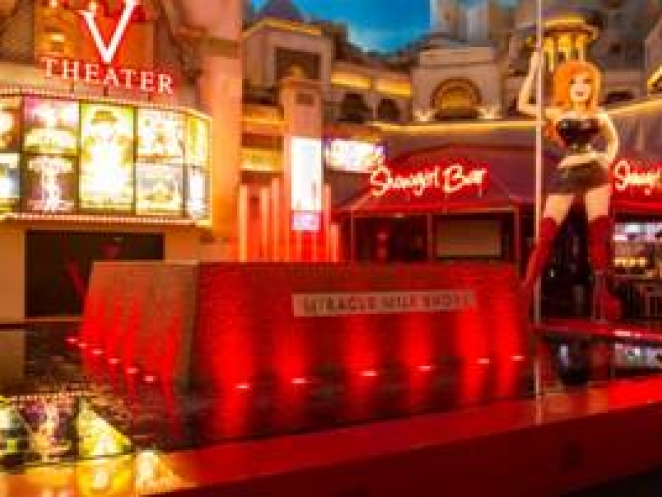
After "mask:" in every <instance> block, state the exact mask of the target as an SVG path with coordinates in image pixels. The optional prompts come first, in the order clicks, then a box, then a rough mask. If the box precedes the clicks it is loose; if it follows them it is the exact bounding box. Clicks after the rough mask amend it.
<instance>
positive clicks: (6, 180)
mask: <svg viewBox="0 0 662 497" xmlns="http://www.w3.org/2000/svg"><path fill="white" fill-rule="evenodd" d="M19 165H20V164H19V155H18V154H0V212H7V211H11V210H13V209H14V208H15V207H16V205H17V204H18V202H19V200H20V198H21V189H20V168H19Z"/></svg>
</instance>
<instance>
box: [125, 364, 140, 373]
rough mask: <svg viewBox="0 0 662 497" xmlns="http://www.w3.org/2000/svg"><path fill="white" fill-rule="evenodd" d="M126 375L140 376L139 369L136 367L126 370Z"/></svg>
mask: <svg viewBox="0 0 662 497" xmlns="http://www.w3.org/2000/svg"><path fill="white" fill-rule="evenodd" d="M125 371H126V374H130V375H135V374H138V368H137V367H135V366H129V367H127V368H126V370H125Z"/></svg>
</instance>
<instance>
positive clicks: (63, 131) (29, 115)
mask: <svg viewBox="0 0 662 497" xmlns="http://www.w3.org/2000/svg"><path fill="white" fill-rule="evenodd" d="M23 108H24V122H25V125H24V128H25V133H24V136H23V139H24V142H23V150H24V151H25V152H32V153H37V154H62V155H76V154H77V153H78V129H79V126H80V124H79V123H80V116H79V109H78V102H75V101H67V100H58V99H53V98H37V97H25V99H24V103H23Z"/></svg>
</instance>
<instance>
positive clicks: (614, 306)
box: [517, 51, 620, 319]
mask: <svg viewBox="0 0 662 497" xmlns="http://www.w3.org/2000/svg"><path fill="white" fill-rule="evenodd" d="M540 64H541V60H540V58H539V55H538V53H537V52H535V51H534V53H533V54H532V56H531V61H530V66H529V73H528V75H527V76H526V78H525V80H524V83H523V85H522V88H521V90H520V94H519V98H518V101H517V108H518V110H519V111H520V112H522V113H524V114H528V115H530V116H534V117H535V116H536V115H537V108H536V105H535V104H534V103H531V97H532V90H533V87H534V80H535V76H536V73H537V71H538V69H539V67H540ZM600 79H601V74H600V71H599V70H598V68H597V67H595V66H594V65H593V64H590V63H588V62H585V61H579V60H571V61H567V62H564V63H563V64H561V65H560V66H558V68H557V69H556V70H555V71H554V74H553V87H552V102H551V105H549V106H545V107H544V109H543V116H544V120H545V122H546V134H547V135H548V137H550V138H551V139H553V140H554V141H555V142H557V143H558V144H559V145H560V146H561V147H562V149H563V150H564V152H565V155H564V157H563V159H562V160H561V161H560V162H559V163H558V165H557V167H556V170H555V171H554V175H553V178H552V181H551V182H550V184H547V185H545V186H546V188H545V193H546V200H545V206H544V211H543V215H542V219H541V221H540V226H539V238H538V242H537V244H536V247H535V248H534V250H533V251H532V253H531V256H530V258H529V262H528V267H527V270H526V276H525V278H524V281H523V282H522V291H523V293H524V296H525V297H526V301H527V302H530V301H531V297H532V294H533V289H534V286H535V283H536V281H537V280H538V278H539V276H540V274H541V272H542V270H543V268H544V267H545V264H546V262H547V259H548V258H549V255H550V252H551V250H552V248H553V244H554V239H555V238H556V235H557V233H558V231H559V228H560V226H561V224H562V223H563V221H564V220H565V218H566V217H567V215H568V212H569V211H570V208H571V207H572V205H573V203H574V202H575V201H576V200H580V201H583V204H584V206H585V208H586V215H587V217H588V236H589V257H590V262H591V266H592V268H593V273H594V290H593V311H592V313H593V317H594V318H596V319H605V318H606V319H617V318H618V317H619V316H620V302H619V301H618V300H617V299H615V298H614V297H613V296H612V295H611V294H610V293H609V290H608V288H607V284H606V281H605V280H606V273H607V269H608V267H609V260H610V255H609V254H610V243H611V237H612V222H611V217H610V201H611V193H612V192H611V182H610V173H609V168H610V166H611V164H612V162H613V161H614V159H615V158H616V154H617V151H618V145H619V143H618V135H617V133H616V129H615V127H614V124H613V123H612V120H611V118H610V117H609V115H608V114H607V112H605V111H604V110H602V109H600V108H599V107H598V99H599V92H600ZM599 138H602V141H603V142H604V148H603V149H602V150H598V149H596V148H594V142H595V141H597V140H598V139H599Z"/></svg>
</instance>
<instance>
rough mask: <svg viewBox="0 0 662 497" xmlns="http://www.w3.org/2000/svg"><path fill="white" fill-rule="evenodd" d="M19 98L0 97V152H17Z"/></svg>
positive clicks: (19, 117) (19, 139)
mask: <svg viewBox="0 0 662 497" xmlns="http://www.w3.org/2000/svg"><path fill="white" fill-rule="evenodd" d="M20 124H21V98H20V97H0V152H18V150H19V148H20V143H21V126H20Z"/></svg>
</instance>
